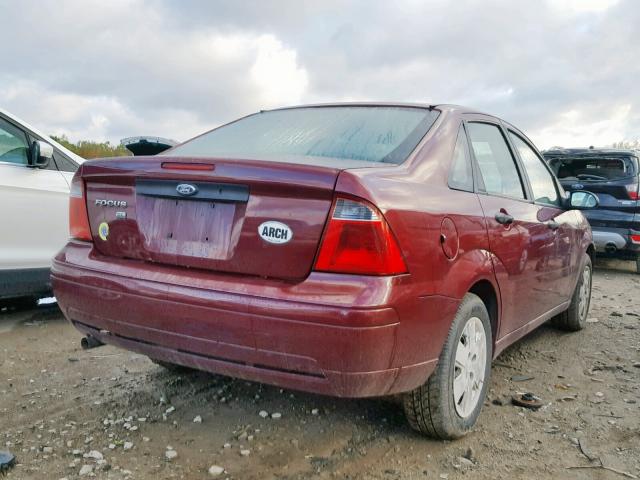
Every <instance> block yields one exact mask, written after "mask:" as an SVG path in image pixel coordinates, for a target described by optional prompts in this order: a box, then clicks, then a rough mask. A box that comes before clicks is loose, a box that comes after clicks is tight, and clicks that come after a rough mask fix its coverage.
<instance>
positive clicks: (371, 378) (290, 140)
mask: <svg viewBox="0 0 640 480" xmlns="http://www.w3.org/2000/svg"><path fill="white" fill-rule="evenodd" d="M597 202H598V199H597V197H595V196H594V195H593V194H591V193H588V192H580V191H574V192H572V193H571V195H570V196H567V195H566V194H565V193H564V191H563V190H562V188H561V187H560V186H559V184H558V182H557V181H556V179H555V178H554V176H553V175H552V173H551V172H550V171H549V169H548V167H547V166H546V164H545V162H544V161H543V160H542V158H541V157H540V154H539V153H538V151H537V150H536V148H535V147H534V146H533V144H532V143H531V142H530V141H529V140H528V139H527V137H526V136H525V135H524V134H523V133H522V132H520V131H519V130H518V129H517V128H515V127H514V126H512V125H510V124H508V123H506V122H504V121H502V120H500V119H498V118H496V117H493V116H490V115H486V114H482V113H478V112H475V111H472V110H469V109H466V108H462V107H456V106H449V105H437V106H425V105H400V104H393V105H390V104H337V105H318V106H306V107H297V108H284V109H279V110H271V111H263V112H260V113H256V114H254V115H249V116H247V117H244V118H242V119H240V120H237V121H235V122H232V123H229V124H227V125H224V126H222V127H220V128H217V129H215V130H212V131H210V132H208V133H205V134H203V135H201V136H199V137H196V138H194V139H192V140H190V141H188V142H185V143H183V144H181V145H178V146H177V147H175V148H173V149H171V150H168V151H166V152H163V153H162V154H161V155H159V156H154V157H135V158H132V157H127V158H121V159H116V160H113V159H109V160H97V161H89V162H86V163H85V164H83V165H82V167H81V168H80V170H79V171H78V173H77V175H76V176H75V178H74V181H73V186H72V192H71V202H70V217H71V219H70V222H71V226H70V227H71V236H72V239H71V240H70V241H69V243H68V244H67V245H66V247H65V248H64V249H63V250H62V251H61V252H60V253H59V254H58V255H57V257H56V258H55V261H54V264H53V270H52V279H53V285H54V289H55V294H56V297H57V298H58V301H59V303H60V306H61V308H62V310H63V312H64V314H65V316H66V317H67V318H68V319H69V321H71V322H72V323H73V325H74V326H75V327H76V328H77V329H78V330H80V331H81V332H83V333H84V334H86V335H87V337H86V338H85V341H86V342H90V343H94V344H95V343H97V342H102V343H109V344H113V345H118V346H120V347H123V348H126V349H129V350H133V351H136V352H140V353H143V354H145V355H148V356H149V357H150V358H151V359H153V360H154V361H156V362H157V363H160V364H162V365H165V366H172V365H173V366H177V365H179V366H183V367H191V368H195V369H200V370H207V371H210V372H215V373H220V374H224V375H230V376H233V377H239V378H244V379H248V380H257V381H261V382H265V383H270V384H274V385H279V386H282V387H286V388H293V389H300V390H306V391H311V392H318V393H322V394H328V395H335V396H340V397H368V396H379V395H390V394H400V393H401V394H403V396H404V408H405V410H406V413H407V416H408V419H409V422H410V423H411V426H412V427H414V428H416V429H417V430H419V431H421V432H424V433H427V434H429V435H431V436H435V437H439V438H455V437H458V436H460V435H463V434H464V433H465V432H467V431H468V430H469V429H470V428H471V427H472V426H473V425H474V423H475V421H476V419H477V417H478V415H479V413H480V409H481V407H482V404H483V400H484V398H485V395H486V390H487V386H488V384H489V375H490V368H491V360H492V358H495V357H496V356H497V355H498V354H499V353H500V352H501V351H502V350H503V349H504V348H505V347H507V346H508V345H510V344H512V343H513V342H515V341H516V340H518V339H519V338H520V337H522V336H523V335H525V334H526V333H527V332H530V331H531V330H533V329H534V328H536V327H538V326H539V325H541V324H542V323H544V322H546V321H547V320H549V319H554V322H555V323H556V324H557V325H559V326H561V327H563V328H565V329H568V330H579V329H581V328H583V327H584V326H585V322H586V317H587V311H588V309H589V301H590V296H591V269H592V266H591V257H592V256H593V252H594V247H593V244H592V238H591V231H590V229H589V226H588V224H587V222H586V221H585V218H584V217H583V215H582V213H580V211H578V210H576V208H577V209H579V208H589V207H593V206H595V205H596V204H597Z"/></svg>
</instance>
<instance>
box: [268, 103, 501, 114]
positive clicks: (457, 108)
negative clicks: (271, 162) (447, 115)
mask: <svg viewBox="0 0 640 480" xmlns="http://www.w3.org/2000/svg"><path fill="white" fill-rule="evenodd" d="M319 107H404V108H426V109H429V110H432V109H438V110H442V111H448V112H455V113H477V114H481V115H488V116H490V117H494V118H497V117H495V116H494V115H490V114H488V113H485V112H481V111H479V110H477V109H474V108H469V107H464V106H462V105H454V104H448V103H419V102H367V101H362V102H330V103H310V104H303V105H292V106H287V107H278V108H272V109H265V110H260V112H272V111H277V110H291V109H296V108H319Z"/></svg>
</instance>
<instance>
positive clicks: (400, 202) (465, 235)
mask: <svg viewBox="0 0 640 480" xmlns="http://www.w3.org/2000/svg"><path fill="white" fill-rule="evenodd" d="M443 115H445V118H443V119H441V124H440V126H439V128H437V129H436V131H432V132H430V134H429V135H430V138H429V139H428V141H427V142H426V143H425V144H424V145H423V146H422V148H421V149H420V150H419V151H418V152H417V154H416V157H415V158H414V159H413V161H408V162H407V163H406V164H402V165H400V166H396V167H389V168H388V169H375V170H374V169H359V170H347V171H344V172H342V173H341V174H340V176H339V177H338V181H337V184H336V192H338V193H340V192H343V193H348V194H352V195H357V196H359V197H362V198H365V199H367V200H369V201H371V202H372V203H374V204H375V205H376V206H377V207H378V208H380V210H381V211H382V212H383V214H384V216H385V218H386V219H387V221H388V222H389V224H390V226H391V229H392V230H393V232H394V234H395V236H396V237H397V239H398V242H399V244H400V248H401V250H402V252H403V254H404V256H405V261H406V263H407V267H408V270H409V274H410V276H411V281H410V282H407V284H406V289H405V291H404V293H403V296H404V297H406V304H407V305H409V304H411V305H413V308H406V309H405V310H404V311H402V312H399V317H400V328H399V331H398V350H399V351H400V350H401V349H405V350H406V351H407V352H410V353H406V354H402V353H399V355H401V356H402V357H404V359H406V360H413V361H415V360H418V359H422V360H432V359H434V358H437V357H438V356H439V355H440V352H441V349H442V346H443V344H444V340H445V338H446V335H447V334H448V331H449V328H450V326H451V322H452V321H453V317H454V316H455V313H456V310H457V308H458V305H459V303H460V301H461V299H462V297H464V295H465V294H466V293H467V292H468V291H469V289H470V288H471V287H472V286H473V285H474V284H475V283H476V282H478V281H480V280H486V281H489V282H490V283H491V284H492V285H493V286H494V289H495V290H496V295H497V297H498V298H499V292H498V289H497V285H496V282H495V279H494V274H493V267H492V264H491V256H490V253H489V251H488V246H489V245H488V237H487V231H486V225H485V220H484V214H483V212H482V208H481V206H480V203H479V201H478V198H477V195H476V194H475V193H470V192H464V191H458V190H452V189H450V188H449V187H448V185H447V178H448V172H449V164H450V163H451V157H452V152H453V148H454V145H455V141H456V138H457V134H458V129H459V126H460V119H459V118H458V117H456V116H449V118H446V114H444V113H443ZM445 218H448V219H449V220H450V221H452V222H453V224H454V225H455V233H457V241H455V242H454V243H455V244H456V245H457V249H456V250H457V251H456V254H455V255H454V256H453V258H448V257H447V255H445V253H444V250H443V248H442V245H441V239H440V235H441V233H442V223H443V220H445ZM449 235H450V234H449ZM450 236H451V235H450ZM398 305H402V302H398ZM435 305H438V306H437V307H435ZM419 339H422V340H419ZM409 356H410V357H411V358H410V359H409V358H406V357H409Z"/></svg>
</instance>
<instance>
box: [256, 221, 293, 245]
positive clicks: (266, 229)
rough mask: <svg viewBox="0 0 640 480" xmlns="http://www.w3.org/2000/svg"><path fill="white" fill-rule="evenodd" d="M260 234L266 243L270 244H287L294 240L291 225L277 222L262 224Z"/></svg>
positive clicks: (259, 228)
mask: <svg viewBox="0 0 640 480" xmlns="http://www.w3.org/2000/svg"><path fill="white" fill-rule="evenodd" d="M258 234H259V235H260V237H261V238H262V239H263V240H264V241H265V242H269V243H287V242H289V241H291V239H292V238H293V231H292V230H291V229H290V228H289V225H285V224H284V223H282V222H276V221H275V220H271V221H269V222H264V223H262V224H260V226H259V227H258Z"/></svg>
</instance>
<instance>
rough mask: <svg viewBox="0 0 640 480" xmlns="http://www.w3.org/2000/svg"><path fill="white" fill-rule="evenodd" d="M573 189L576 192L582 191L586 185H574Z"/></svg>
mask: <svg viewBox="0 0 640 480" xmlns="http://www.w3.org/2000/svg"><path fill="white" fill-rule="evenodd" d="M571 188H573V189H574V190H582V189H583V188H584V185H582V184H581V183H574V184H573V185H571Z"/></svg>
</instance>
